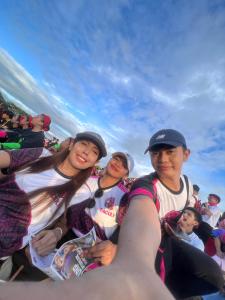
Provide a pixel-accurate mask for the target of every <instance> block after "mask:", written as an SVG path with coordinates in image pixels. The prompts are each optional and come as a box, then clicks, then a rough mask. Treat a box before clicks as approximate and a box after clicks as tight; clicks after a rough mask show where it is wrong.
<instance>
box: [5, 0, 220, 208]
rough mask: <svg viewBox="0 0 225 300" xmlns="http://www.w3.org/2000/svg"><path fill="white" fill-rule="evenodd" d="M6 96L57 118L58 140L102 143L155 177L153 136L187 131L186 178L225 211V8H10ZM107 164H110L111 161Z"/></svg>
mask: <svg viewBox="0 0 225 300" xmlns="http://www.w3.org/2000/svg"><path fill="white" fill-rule="evenodd" d="M0 6H1V9H0V20H1V21H0V22H1V26H0V89H1V91H2V92H3V93H4V95H5V96H6V97H7V98H8V99H11V100H13V101H14V102H16V103H17V104H19V105H21V106H22V107H23V108H25V109H26V110H27V111H28V112H30V113H32V114H36V113H41V112H45V113H47V114H50V115H51V116H52V120H53V124H52V126H51V130H52V132H53V133H54V134H55V135H57V136H58V137H59V138H60V139H63V138H64V137H67V136H69V135H74V134H75V133H76V132H78V131H82V130H86V129H88V130H93V131H97V132H99V133H101V134H102V136H103V137H104V139H105V140H106V143H107V146H108V149H109V153H111V152H112V151H116V150H126V151H128V152H130V153H131V154H132V155H133V156H134V158H135V161H136V167H135V171H134V172H133V174H132V175H134V176H136V175H143V174H146V173H149V172H150V171H151V170H152V169H151V166H150V161H149V157H148V156H144V154H143V152H144V150H145V148H146V146H147V144H148V142H149V138H150V137H151V135H152V134H153V133H155V132H156V131H157V130H159V129H162V128H174V129H179V130H180V131H181V132H182V133H183V134H184V135H185V137H186V139H187V143H188V145H189V148H190V149H191V151H192V154H191V157H190V160H189V162H187V163H186V165H185V168H184V173H186V174H187V175H188V176H189V177H190V178H191V180H192V182H193V183H197V184H198V185H199V186H200V187H201V198H202V200H205V199H206V197H207V194H208V193H218V194H219V195H221V197H222V198H223V199H224V205H223V208H224V209H225V1H224V0H213V1H211V0H208V1H207V0H204V1H203V0H198V1H196V0H188V1H185V0H179V1H178V0H177V1H176V0H167V1H163V0H162V1H160V0H157V1H155V0H146V1H144V0H143V1H141V0H140V1H135V0H116V1H115V0H107V1H103V0H102V1H101V0H86V1H85V0H76V1H73V0H64V1H57V0H56V1H53V0H49V1H44V0H39V1H31V0H29V1H28V0H23V1H12V0H2V1H1V4H0ZM103 163H104V162H103Z"/></svg>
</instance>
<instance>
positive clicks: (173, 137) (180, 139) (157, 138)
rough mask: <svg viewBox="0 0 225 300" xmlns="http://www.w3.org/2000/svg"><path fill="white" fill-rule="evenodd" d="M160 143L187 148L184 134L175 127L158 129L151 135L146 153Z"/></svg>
mask: <svg viewBox="0 0 225 300" xmlns="http://www.w3.org/2000/svg"><path fill="white" fill-rule="evenodd" d="M159 145H168V146H173V147H178V146H182V147H184V148H187V145H186V141H185V138H184V136H183V135H182V134H181V133H180V132H179V131H177V130H174V129H162V130H159V131H157V132H156V133H155V134H154V135H153V136H152V137H151V139H150V141H149V146H148V148H147V149H146V150H145V154H146V153H147V152H148V151H151V150H153V148H154V147H156V146H159Z"/></svg>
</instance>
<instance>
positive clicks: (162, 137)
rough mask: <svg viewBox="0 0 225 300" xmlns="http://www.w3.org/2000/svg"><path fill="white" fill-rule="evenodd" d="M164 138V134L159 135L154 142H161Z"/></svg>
mask: <svg viewBox="0 0 225 300" xmlns="http://www.w3.org/2000/svg"><path fill="white" fill-rule="evenodd" d="M165 136H166V135H165V134H160V135H158V136H157V137H156V138H155V139H156V140H161V139H164V137H165Z"/></svg>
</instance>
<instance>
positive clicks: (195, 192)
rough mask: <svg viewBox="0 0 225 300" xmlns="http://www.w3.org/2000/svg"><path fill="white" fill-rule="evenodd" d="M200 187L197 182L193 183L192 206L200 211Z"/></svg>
mask: <svg viewBox="0 0 225 300" xmlns="http://www.w3.org/2000/svg"><path fill="white" fill-rule="evenodd" d="M199 191H200V187H199V186H198V185H197V184H193V198H194V199H195V204H194V207H195V208H196V209H197V210H198V211H200V210H201V200H200V198H199Z"/></svg>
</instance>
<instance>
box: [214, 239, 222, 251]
mask: <svg viewBox="0 0 225 300" xmlns="http://www.w3.org/2000/svg"><path fill="white" fill-rule="evenodd" d="M214 244H215V248H216V252H221V242H220V239H219V238H214Z"/></svg>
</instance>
